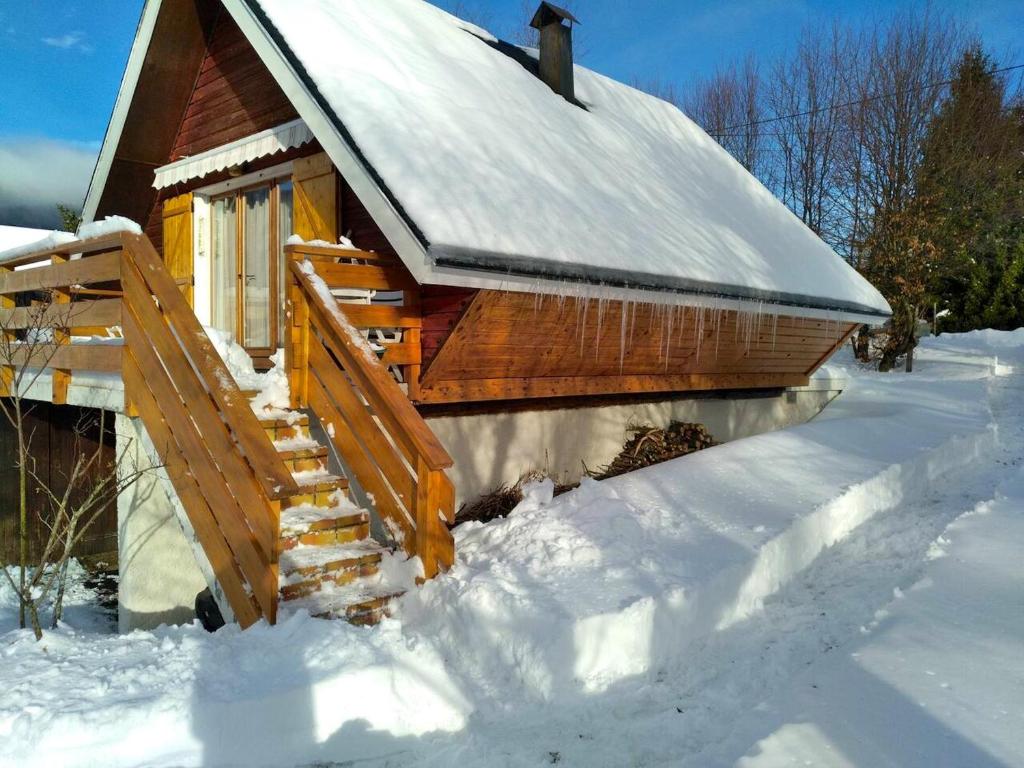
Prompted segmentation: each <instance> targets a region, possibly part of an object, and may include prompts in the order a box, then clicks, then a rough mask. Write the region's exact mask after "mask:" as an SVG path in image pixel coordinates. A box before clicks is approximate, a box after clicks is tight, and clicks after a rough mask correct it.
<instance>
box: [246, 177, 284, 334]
mask: <svg viewBox="0 0 1024 768" xmlns="http://www.w3.org/2000/svg"><path fill="white" fill-rule="evenodd" d="M242 201H243V206H244V211H245V213H244V217H243V222H244V223H243V237H242V283H243V300H242V306H243V308H244V311H243V313H242V338H243V339H244V341H243V345H244V346H245V347H246V348H248V349H261V350H263V349H269V348H270V346H271V328H272V325H271V317H270V316H271V312H272V309H271V308H272V307H273V305H274V304H275V303H276V302H275V301H274V300H273V299H272V297H271V293H272V290H273V284H272V283H273V275H272V274H271V261H270V187H257V188H256V189H250V190H248V191H247V192H244V193H243V194H242Z"/></svg>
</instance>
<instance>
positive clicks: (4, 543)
mask: <svg viewBox="0 0 1024 768" xmlns="http://www.w3.org/2000/svg"><path fill="white" fill-rule="evenodd" d="M31 405H32V408H31V412H30V413H29V414H28V415H27V417H26V422H27V426H28V429H29V430H30V431H31V430H34V437H33V438H32V444H31V453H32V456H33V458H34V459H35V461H36V470H37V472H39V473H40V474H41V475H42V476H43V477H44V478H46V482H47V485H48V486H49V487H50V489H51V490H53V491H54V492H55V493H57V494H61V493H63V492H64V490H65V488H66V487H67V486H66V478H67V475H68V474H70V472H71V469H72V466H73V463H74V437H75V427H76V425H77V424H78V423H79V420H80V419H81V418H83V417H86V418H89V419H90V420H91V421H93V427H92V428H91V429H90V430H89V431H88V432H87V433H86V438H85V440H84V442H83V446H84V450H86V451H91V450H95V448H96V446H97V445H98V444H99V443H100V441H101V437H100V434H99V428H98V423H96V422H95V417H96V416H97V411H95V410H90V409H85V408H77V407H75V406H70V405H51V404H50V403H43V402H36V403H32V404H31ZM105 432H106V433H105V435H104V436H103V438H102V451H103V453H102V461H101V464H102V465H103V466H104V467H105V468H106V471H112V467H113V463H114V461H115V446H114V415H113V414H107V418H106V423H105ZM17 445H18V444H17V436H16V434H15V431H14V428H13V427H12V426H11V425H10V424H8V423H7V421H6V420H0V558H2V559H3V560H4V561H6V562H17V558H18V536H17V532H18V470H17V467H16V462H17V457H18V448H17ZM28 503H29V534H30V536H29V541H30V556H31V559H32V560H33V561H34V560H35V558H37V557H38V556H39V553H40V552H41V550H42V547H43V544H44V542H45V537H46V535H47V531H46V530H45V528H44V526H43V524H42V523H41V522H40V518H39V514H40V513H41V512H44V513H45V511H46V510H47V505H46V501H45V498H44V497H43V495H42V494H41V493H40V492H38V490H36V491H32V490H31V489H30V492H29V496H28ZM116 549H117V504H111V505H109V506H108V507H107V509H105V510H104V511H103V512H101V513H100V516H99V518H98V519H97V521H96V522H95V523H94V524H93V526H92V528H91V529H90V530H89V532H88V533H87V534H86V536H85V538H84V539H83V540H82V542H81V543H80V544H79V546H78V547H77V548H76V550H75V554H78V555H94V554H100V553H105V552H112V551H115V550H116Z"/></svg>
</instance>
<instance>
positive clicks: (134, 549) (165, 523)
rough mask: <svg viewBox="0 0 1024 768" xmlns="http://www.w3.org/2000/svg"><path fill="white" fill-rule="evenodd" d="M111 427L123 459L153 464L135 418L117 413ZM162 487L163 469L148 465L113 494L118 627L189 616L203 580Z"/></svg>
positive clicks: (186, 619)
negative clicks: (139, 476)
mask: <svg viewBox="0 0 1024 768" xmlns="http://www.w3.org/2000/svg"><path fill="white" fill-rule="evenodd" d="M116 428H117V450H118V455H120V454H121V452H122V451H123V450H125V447H126V446H127V454H126V464H128V465H137V466H138V467H139V468H140V469H141V468H146V467H153V462H152V460H151V453H150V451H148V450H147V448H146V446H147V445H148V437H146V436H145V430H144V429H143V428H142V425H141V422H140V420H139V419H134V418H128V417H126V416H123V415H120V414H119V415H118V416H117V424H116ZM129 441H130V442H129ZM168 489H169V481H168V480H167V476H166V474H165V473H164V472H163V470H162V469H153V470H152V471H149V472H147V473H146V474H144V475H143V476H142V479H141V480H140V481H139V482H137V483H136V484H135V485H133V486H132V487H131V488H129V489H128V490H127V491H126V492H125V493H123V494H121V496H120V497H119V498H118V500H117V540H118V556H119V560H118V562H119V571H120V584H119V587H118V598H117V602H118V626H119V629H120V630H121V631H122V632H130V631H132V630H133V629H152V628H154V627H156V626H159V625H160V624H181V623H185V622H189V621H191V620H192V618H193V616H194V615H195V614H194V607H195V598H196V594H197V593H199V592H201V591H202V590H203V589H205V588H206V585H207V580H206V578H204V576H203V572H202V571H201V570H200V566H199V563H198V562H197V559H196V554H195V549H194V545H193V542H192V541H191V537H190V536H189V535H188V534H187V533H186V532H185V531H184V530H183V528H182V524H181V522H180V520H179V514H178V510H177V509H176V506H177V497H176V496H175V495H174V493H173V490H171V493H170V494H169V493H168Z"/></svg>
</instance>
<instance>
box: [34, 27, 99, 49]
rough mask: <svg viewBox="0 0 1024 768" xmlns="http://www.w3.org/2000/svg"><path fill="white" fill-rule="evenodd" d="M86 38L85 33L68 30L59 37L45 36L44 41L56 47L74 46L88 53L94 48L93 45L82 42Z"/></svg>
mask: <svg viewBox="0 0 1024 768" xmlns="http://www.w3.org/2000/svg"><path fill="white" fill-rule="evenodd" d="M84 39H85V35H83V34H82V33H81V32H66V33H65V34H63V35H59V36H57V37H44V38H43V42H44V43H46V44H47V45H50V46H53V47H54V48H64V49H65V50H66V49H70V48H74V49H75V50H78V51H84V52H86V53H88V52H89V51H91V50H92V47H91V46H89V45H86V44H85V43H84V42H82V41H83V40H84Z"/></svg>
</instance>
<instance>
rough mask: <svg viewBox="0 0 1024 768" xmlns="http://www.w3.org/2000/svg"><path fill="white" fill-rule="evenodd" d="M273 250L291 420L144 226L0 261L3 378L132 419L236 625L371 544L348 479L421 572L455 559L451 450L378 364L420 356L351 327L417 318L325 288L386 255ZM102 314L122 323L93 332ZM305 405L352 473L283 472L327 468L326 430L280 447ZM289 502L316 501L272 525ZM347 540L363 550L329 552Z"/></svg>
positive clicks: (4, 384)
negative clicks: (217, 342)
mask: <svg viewBox="0 0 1024 768" xmlns="http://www.w3.org/2000/svg"><path fill="white" fill-rule="evenodd" d="M287 250H288V252H289V257H290V267H291V268H290V274H289V275H288V279H289V286H288V303H287V312H288V318H289V323H288V328H289V332H288V333H287V334H286V339H285V356H286V365H287V368H288V371H289V378H290V385H291V391H290V397H291V403H290V405H291V407H292V408H293V409H295V411H296V412H295V413H294V414H289V416H288V418H287V419H281V418H280V414H272V413H261V412H259V411H258V409H257V410H254V408H253V407H251V404H250V403H249V402H248V400H249V397H250V396H251V393H246V392H243V391H242V390H241V389H240V388H239V386H238V384H237V383H236V382H235V380H234V378H233V377H232V375H231V373H230V371H229V370H228V368H227V366H226V365H225V363H224V361H223V360H222V359H221V357H220V356H219V354H218V353H217V351H216V349H215V348H214V346H213V344H212V342H211V341H210V339H209V338H208V337H207V335H206V332H205V331H204V330H203V328H202V327H201V325H200V324H199V322H198V320H197V319H196V317H195V315H194V313H193V312H192V310H191V308H190V306H189V304H188V302H187V300H186V298H185V297H184V296H183V295H182V292H181V290H180V288H181V287H180V286H179V285H178V284H177V282H176V280H175V278H174V277H173V276H172V274H171V273H170V271H169V270H168V268H167V266H166V265H165V263H164V262H163V261H162V260H161V259H160V257H159V255H158V254H157V253H156V251H155V250H154V248H153V246H152V244H151V243H150V242H149V240H148V239H146V238H145V237H144V236H140V235H135V234H131V233H126V232H122V233H116V234H113V235H109V236H104V237H99V238H94V239H91V240H83V241H76V242H72V243H67V244H63V245H61V246H59V247H56V248H48V249H46V250H41V251H38V252H35V253H31V254H28V255H25V256H21V257H18V258H17V259H14V260H11V261H8V262H5V263H4V264H3V265H0V297H2V306H0V329H2V333H3V348H4V353H5V354H4V357H3V360H2V363H3V367H2V370H3V378H2V381H0V391H2V394H4V395H8V394H10V393H11V392H18V393H20V394H21V395H22V396H25V397H28V398H31V399H40V400H46V401H50V402H53V403H58V404H60V403H69V404H78V405H88V406H90V407H97V408H103V409H106V410H111V411H115V412H119V413H124V414H126V415H128V416H131V417H138V418H139V419H140V420H141V422H142V424H143V425H144V426H145V429H146V432H147V433H148V436H149V438H150V440H151V441H152V444H153V446H154V449H155V451H156V453H157V456H158V459H159V461H160V462H161V463H162V464H163V466H164V468H165V470H166V473H167V475H168V477H169V479H170V482H171V484H172V485H173V487H174V491H175V492H176V493H177V496H178V499H179V501H180V502H181V504H182V506H183V507H184V509H185V511H186V513H187V515H188V518H189V522H190V524H191V526H192V528H193V529H194V531H195V533H196V536H197V538H198V540H199V542H200V543H201V545H202V549H203V552H204V554H205V555H206V557H207V559H208V560H209V563H210V565H211V568H212V571H213V573H214V575H215V580H216V584H215V585H211V587H214V586H215V587H216V589H215V590H214V591H215V594H219V595H221V596H222V599H223V600H224V601H225V602H226V604H227V605H226V606H225V607H226V608H228V609H229V612H230V613H231V614H232V615H233V616H234V617H235V618H236V619H237V620H238V621H239V623H241V624H242V625H243V626H248V625H249V624H251V623H253V622H255V621H257V620H258V619H260V618H265V619H267V620H268V621H270V622H274V621H275V620H276V617H277V612H278V604H279V601H280V600H282V599H290V598H296V599H297V598H307V599H308V598H309V597H310V595H311V594H312V593H315V592H320V591H325V592H326V591H334V590H335V588H336V587H338V586H340V585H347V584H355V583H356V582H357V581H358V579H359V578H360V577H363V576H367V575H370V574H372V573H373V571H374V570H375V568H376V562H377V561H379V559H380V552H382V551H383V549H384V548H383V547H381V545H378V544H375V543H373V542H372V541H371V540H370V539H369V530H368V526H366V525H365V524H364V523H363V522H359V521H357V522H353V519H354V518H353V516H352V515H351V514H348V513H349V512H353V511H356V512H357V511H358V510H355V508H354V507H353V505H352V504H351V502H350V501H348V494H349V490H350V487H349V482H348V481H351V482H354V483H358V484H359V485H360V486H361V487H362V488H363V489H364V490H365V491H366V494H367V495H369V496H371V497H372V498H373V501H374V505H375V507H376V511H377V512H378V513H379V514H380V516H381V519H382V522H383V524H384V527H385V528H386V529H387V530H388V532H389V533H390V535H391V538H392V540H393V541H394V543H395V544H396V546H398V547H400V548H401V549H402V550H404V552H405V553H406V554H408V555H409V556H410V557H419V558H420V560H421V562H422V567H423V575H424V577H426V578H430V577H432V576H434V575H435V574H437V573H438V572H439V571H441V570H443V569H445V568H447V567H449V566H450V565H451V564H452V562H453V560H454V545H453V541H452V537H451V534H450V533H449V532H448V530H447V528H446V526H445V521H446V520H451V518H452V515H453V512H454V510H453V507H454V490H453V488H452V485H451V482H450V481H449V480H448V478H447V477H446V475H445V472H444V470H445V469H446V468H447V467H449V466H451V459H450V458H449V457H448V454H447V453H446V452H445V450H444V448H443V447H442V446H441V444H440V443H439V442H438V440H437V439H436V437H434V435H433V434H432V433H431V432H430V430H429V428H428V427H427V425H426V423H425V422H424V421H423V419H422V418H421V417H420V415H419V414H418V413H417V411H416V409H415V407H414V406H413V405H412V403H411V402H410V401H409V398H408V396H407V394H406V392H405V391H404V390H403V389H402V387H401V386H400V385H399V383H398V382H397V381H396V379H395V377H394V376H393V375H392V373H391V372H389V366H392V365H402V366H410V365H415V364H418V362H419V361H418V359H414V358H415V355H412V354H411V353H410V349H411V347H410V346H408V345H405V344H402V343H396V344H394V345H393V346H390V347H387V348H385V349H384V350H383V353H382V354H376V353H375V352H373V351H372V350H371V349H370V348H369V346H368V345H367V344H366V341H365V339H364V338H363V336H362V335H361V334H360V333H359V332H358V331H357V328H359V327H364V328H365V327H368V324H380V323H385V324H392V323H394V324H396V325H397V324H400V323H406V324H409V323H414V322H415V318H412V319H409V318H407V317H406V316H405V314H404V313H402V312H401V311H400V310H399V309H396V308H387V307H359V308H352V309H351V310H350V309H346V308H343V306H342V305H340V304H339V303H338V302H337V301H335V300H334V298H333V296H332V294H331V290H332V288H337V287H346V288H375V287H380V286H379V285H378V284H379V283H380V282H381V280H382V279H383V278H382V270H384V269H385V268H384V267H380V266H374V265H373V261H374V260H375V258H376V257H375V255H374V254H371V253H364V252H360V251H347V252H344V253H339V251H338V250H337V249H318V248H315V247H311V246H289V247H288V249H287ZM342 261H343V262H344V263H341V262H342ZM349 312H351V314H352V316H351V317H350V316H349ZM109 328H117V329H119V333H118V334H116V335H115V336H114V337H111V336H110V335H108V336H106V337H103V336H101V335H99V334H101V333H105V332H106V329H109ZM40 331H43V333H40ZM299 411H302V412H299ZM310 416H312V417H314V418H316V419H317V420H319V422H320V424H321V425H322V426H323V428H324V432H325V433H326V434H327V435H328V437H329V440H330V442H331V443H332V444H333V448H334V450H336V451H337V454H338V455H339V457H340V458H341V460H342V461H343V463H344V465H345V466H346V467H347V468H348V469H349V470H350V472H351V477H350V478H347V479H346V478H336V477H335V478H325V479H324V482H318V483H317V484H316V485H315V486H310V485H308V484H305V485H304V484H301V483H300V482H299V481H297V478H296V473H308V472H309V471H310V470H313V471H323V470H324V469H325V468H326V463H325V460H324V459H325V455H326V453H327V451H326V449H325V448H324V447H323V446H319V445H317V446H316V447H309V446H306V447H303V448H301V449H296V448H295V447H294V445H292V443H294V442H295V441H296V440H297V439H301V440H305V441H307V442H308V441H309V440H310V437H309V431H308V423H309V418H310ZM285 432H287V434H285ZM297 508H303V509H306V510H309V509H310V508H314V509H316V508H319V511H320V512H321V513H322V514H318V515H313V516H312V520H311V522H307V523H306V524H305V526H304V527H300V528H298V529H296V527H295V525H289V526H288V527H287V528H288V529H287V530H283V529H282V514H285V515H286V516H287V512H288V510H294V509H297ZM306 517H309V516H308V515H307V516H306ZM353 542H363V546H364V549H367V551H366V552H363V553H362V554H361V555H360V557H356V558H349V557H347V556H344V557H343V556H341V551H342V549H343V550H344V551H345V552H347V551H348V549H351V545H352V543H353ZM311 548H323V549H322V551H321V552H320V553H314V555H315V556H313V560H316V563H315V564H314V565H313V566H310V565H309V564H308V563H307V564H306V565H296V564H295V563H294V562H291V561H294V560H295V559H296V556H297V553H298V552H299V551H300V550H301V551H302V552H303V556H304V557H305V559H306V560H309V559H310V557H311V554H310V552H309V551H308V550H309V549H311ZM339 548H340V549H339ZM370 549H374V552H371V551H369V550H370ZM335 550H337V551H335ZM289 551H291V554H290V555H288V556H287V557H286V558H285V560H286V561H288V562H287V564H286V565H285V566H282V554H283V553H285V552H289ZM335 555H337V556H335ZM300 559H301V558H300ZM321 561H322V562H321ZM343 594H345V595H346V599H345V600H343V601H342V602H341V603H339V605H337V606H335V609H336V610H335V612H337V613H340V614H341V615H347V616H348V617H349V618H350V619H355V620H370V619H373V618H375V617H376V616H378V615H379V612H380V609H381V607H382V606H383V602H384V598H385V597H386V596H384V595H376V594H373V595H370V596H369V598H367V599H365V600H361V599H356V598H361V597H365V596H363V595H361V593H360V592H359V591H358V589H349V590H348V592H345V593H343Z"/></svg>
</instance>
